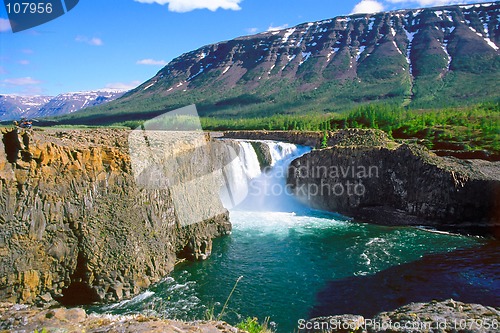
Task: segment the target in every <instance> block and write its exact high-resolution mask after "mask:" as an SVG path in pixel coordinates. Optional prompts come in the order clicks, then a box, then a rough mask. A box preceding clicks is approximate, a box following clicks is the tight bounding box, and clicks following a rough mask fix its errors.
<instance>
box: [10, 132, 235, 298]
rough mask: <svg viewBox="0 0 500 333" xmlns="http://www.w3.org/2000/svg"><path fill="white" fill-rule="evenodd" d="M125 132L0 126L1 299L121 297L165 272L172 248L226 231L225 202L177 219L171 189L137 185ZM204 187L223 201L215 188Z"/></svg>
mask: <svg viewBox="0 0 500 333" xmlns="http://www.w3.org/2000/svg"><path fill="white" fill-rule="evenodd" d="M127 135H128V131H121V130H92V131H77V130H74V131H60V132H56V131H54V132H49V131H46V132H43V133H42V132H21V133H17V131H14V132H12V131H4V132H3V140H2V141H1V142H0V299H3V300H8V301H12V302H21V303H34V302H38V301H50V300H51V298H55V299H57V300H60V301H62V302H63V303H66V304H84V303H89V302H95V301H115V300H120V299H122V298H126V297H129V296H132V295H134V294H137V293H138V292H139V291H141V290H142V289H144V288H146V287H148V286H149V285H150V284H151V283H154V282H156V281H158V280H159V279H161V278H162V277H164V276H165V275H167V274H168V273H169V272H170V271H171V270H172V269H173V267H174V265H175V262H176V260H177V257H178V255H179V256H182V257H187V258H190V259H203V258H206V257H207V256H208V255H210V251H211V244H212V239H213V238H214V237H217V236H220V235H224V234H227V233H228V232H229V231H230V229H231V225H230V223H229V220H228V214H227V211H225V210H224V209H221V210H219V211H220V212H221V213H220V214H218V215H214V216H212V217H211V218H210V219H207V220H205V221H202V222H199V223H193V224H190V225H183V224H181V223H179V221H178V218H177V212H176V210H175V209H174V206H173V203H172V200H173V199H172V195H171V191H170V189H169V188H147V187H141V186H137V184H136V180H135V179H134V176H133V172H132V168H131V161H130V155H129V151H128V142H127ZM192 195H193V196H196V195H197V193H196V190H193V191H192ZM202 195H203V196H204V197H203V198H200V199H201V200H203V202H204V203H205V204H206V205H215V206H216V207H222V206H221V203H220V200H219V198H218V189H216V188H214V189H213V191H212V193H211V194H207V193H202ZM196 222H198V221H196Z"/></svg>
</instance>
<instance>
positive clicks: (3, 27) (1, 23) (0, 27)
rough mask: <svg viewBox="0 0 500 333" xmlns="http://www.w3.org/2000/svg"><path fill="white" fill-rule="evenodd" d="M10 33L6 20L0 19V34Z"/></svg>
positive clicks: (8, 23)
mask: <svg viewBox="0 0 500 333" xmlns="http://www.w3.org/2000/svg"><path fill="white" fill-rule="evenodd" d="M4 31H10V22H9V20H8V19H4V18H0V32H4Z"/></svg>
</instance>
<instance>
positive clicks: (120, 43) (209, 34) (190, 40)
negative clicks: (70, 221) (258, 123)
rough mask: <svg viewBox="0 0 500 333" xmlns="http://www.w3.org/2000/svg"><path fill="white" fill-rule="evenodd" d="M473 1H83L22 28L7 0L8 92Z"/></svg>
mask: <svg viewBox="0 0 500 333" xmlns="http://www.w3.org/2000/svg"><path fill="white" fill-rule="evenodd" d="M473 2H478V1H467V0H464V1H448V0H415V1H407V0H377V1H375V0H344V1H334V0H81V1H80V3H79V4H78V5H77V6H76V7H75V8H74V9H73V10H71V11H69V12H68V13H67V14H65V15H63V16H61V17H59V18H57V19H55V20H53V21H51V22H48V23H46V24H44V25H41V26H38V27H36V28H33V29H30V30H27V31H23V32H19V33H15V34H14V33H12V31H11V29H10V25H9V22H8V20H7V19H6V18H7V13H6V11H5V7H4V6H0V7H1V8H0V94H20V95H51V96H53V95H57V94H59V93H64V92H72V91H86V90H95V89H101V88H133V87H135V86H137V85H139V84H140V83H142V82H144V81H146V80H147V79H149V78H151V77H152V76H154V75H155V74H156V72H157V71H158V70H160V69H161V68H162V67H163V66H164V65H166V64H167V63H168V62H169V61H170V60H172V59H173V58H175V57H177V56H179V55H180V54H182V53H184V52H188V51H191V50H194V49H196V48H199V47H201V46H203V45H206V44H210V43H215V42H219V41H223V40H228V39H232V38H235V37H238V36H242V35H248V34H253V33H257V32H263V31H266V30H268V29H272V28H279V27H283V28H285V27H290V26H294V25H297V24H300V23H303V22H308V21H317V20H322V19H325V18H331V17H335V16H339V15H347V14H350V13H353V12H370V11H371V12H377V11H382V10H392V9H399V8H417V7H426V6H433V5H446V4H452V3H473ZM479 2H481V1H479ZM482 2H487V1H482Z"/></svg>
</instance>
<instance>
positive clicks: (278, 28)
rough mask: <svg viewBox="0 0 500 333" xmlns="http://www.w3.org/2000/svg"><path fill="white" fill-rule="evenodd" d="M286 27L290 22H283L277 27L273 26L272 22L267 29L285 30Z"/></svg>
mask: <svg viewBox="0 0 500 333" xmlns="http://www.w3.org/2000/svg"><path fill="white" fill-rule="evenodd" d="M286 28H288V24H282V25H279V26H277V27H273V25H272V24H271V25H270V26H269V28H267V31H278V30H283V29H286Z"/></svg>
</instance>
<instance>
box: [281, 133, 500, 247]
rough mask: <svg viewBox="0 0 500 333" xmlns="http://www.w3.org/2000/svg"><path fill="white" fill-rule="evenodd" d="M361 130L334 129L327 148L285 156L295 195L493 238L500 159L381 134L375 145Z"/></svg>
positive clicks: (355, 213)
mask: <svg viewBox="0 0 500 333" xmlns="http://www.w3.org/2000/svg"><path fill="white" fill-rule="evenodd" d="M342 135H343V136H344V137H345V139H344V140H342V139H340V138H341V136H342ZM364 136H369V137H372V136H373V131H367V132H364V131H359V130H357V131H340V132H339V133H337V137H338V138H339V140H337V141H336V144H335V145H334V146H332V147H330V148H327V149H321V150H314V151H312V152H311V153H309V154H306V155H304V156H303V157H301V158H299V159H297V160H295V161H294V162H292V164H291V166H290V170H289V175H288V184H289V185H290V186H291V187H292V188H293V190H294V192H295V194H296V195H297V196H298V197H299V198H301V200H303V201H304V202H307V203H308V204H310V205H312V206H313V207H315V208H319V209H326V210H330V211H335V212H340V213H343V214H346V215H348V216H351V217H355V218H357V219H359V220H362V221H367V222H373V223H379V224H386V225H430V226H434V227H438V228H443V229H446V230H450V229H455V228H456V229H464V230H467V232H474V233H480V234H496V235H497V237H498V236H499V235H498V232H499V226H500V219H499V216H498V212H499V210H500V164H499V163H496V162H487V161H481V160H465V161H461V160H457V159H454V158H443V157H438V156H436V155H434V154H433V153H431V152H429V151H428V150H427V149H426V148H424V147H421V146H417V145H406V144H403V145H399V144H397V143H395V142H392V141H390V140H388V139H386V140H385V142H384V141H381V142H379V143H378V144H375V145H374V144H369V143H368V142H369V141H370V140H368V141H367V140H365V139H364V138H363V137H364ZM365 141H366V142H367V143H365ZM357 142H358V143H357Z"/></svg>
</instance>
